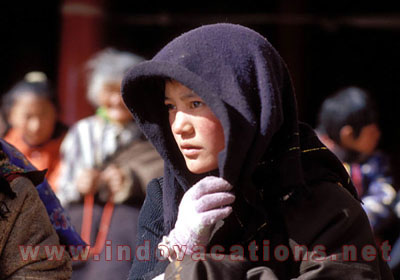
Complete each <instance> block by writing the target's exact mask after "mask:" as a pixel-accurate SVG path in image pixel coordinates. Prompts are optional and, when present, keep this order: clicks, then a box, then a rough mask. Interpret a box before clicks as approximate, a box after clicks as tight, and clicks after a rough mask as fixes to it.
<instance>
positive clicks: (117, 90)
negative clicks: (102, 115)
mask: <svg viewBox="0 0 400 280" xmlns="http://www.w3.org/2000/svg"><path fill="white" fill-rule="evenodd" d="M99 104H100V106H102V107H104V109H105V110H106V112H107V115H108V117H109V118H110V120H111V121H113V122H116V123H121V124H124V123H127V122H130V121H132V115H131V114H130V112H129V110H128V109H127V108H126V107H125V104H124V102H123V101H122V96H121V82H120V81H118V82H108V83H104V84H103V86H102V87H101V89H100V94H99Z"/></svg>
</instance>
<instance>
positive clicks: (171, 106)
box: [165, 103, 175, 111]
mask: <svg viewBox="0 0 400 280" xmlns="http://www.w3.org/2000/svg"><path fill="white" fill-rule="evenodd" d="M165 107H167V110H168V111H171V110H173V109H175V106H174V105H173V104H170V103H169V104H165Z"/></svg>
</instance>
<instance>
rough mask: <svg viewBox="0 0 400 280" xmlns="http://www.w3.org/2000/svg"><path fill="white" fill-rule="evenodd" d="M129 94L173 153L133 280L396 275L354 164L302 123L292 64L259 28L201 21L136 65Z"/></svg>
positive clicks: (152, 191)
mask: <svg viewBox="0 0 400 280" xmlns="http://www.w3.org/2000/svg"><path fill="white" fill-rule="evenodd" d="M122 91H123V98H124V101H125V103H126V105H127V107H128V108H129V109H130V110H131V111H132V113H133V115H134V117H135V119H136V122H137V123H138V124H139V126H140V128H141V129H142V130H143V132H144V133H145V135H146V136H147V137H148V138H149V139H150V141H151V142H152V143H153V145H154V146H155V147H156V148H157V150H158V152H159V153H160V154H161V156H162V157H163V158H164V161H165V172H164V176H163V178H162V179H156V180H153V181H152V182H151V183H150V184H149V186H148V189H147V196H146V200H145V203H144V205H143V207H142V209H141V213H140V217H139V224H138V226H139V229H138V235H137V236H138V241H137V245H138V246H139V247H138V249H137V250H136V257H135V260H134V263H133V266H132V269H131V271H130V279H151V278H154V277H158V278H161V279H162V278H163V277H164V276H163V273H166V275H165V276H166V278H168V277H180V279H246V278H247V279H250V278H251V279H258V278H255V277H257V276H256V275H258V277H259V278H261V277H266V278H263V279H293V278H295V279H322V278H324V279H328V278H329V279H349V278H352V279H356V278H357V279H358V278H360V279H361V278H362V279H392V276H391V274H390V271H389V270H388V267H387V265H386V263H384V262H383V260H382V254H381V252H379V249H378V248H377V247H376V245H375V243H374V239H373V235H372V233H371V229H370V227H369V224H368V219H367V217H366V215H365V213H364V212H363V210H362V208H361V206H360V203H359V200H358V199H357V194H356V192H355V189H354V187H353V185H352V184H351V181H350V180H349V177H348V175H347V173H346V171H345V170H344V168H343V166H342V165H341V163H340V162H339V161H338V159H337V158H336V157H335V156H334V155H333V154H332V153H331V152H329V150H327V149H326V147H325V146H323V145H322V144H321V143H320V142H319V140H318V139H317V137H316V135H315V134H314V132H313V131H312V129H310V127H309V126H307V125H305V124H300V123H299V122H298V120H297V113H296V101H295V96H294V92H293V88H292V84H291V80H290V76H289V73H288V71H287V69H286V66H285V64H284V62H283V60H282V59H281V57H280V56H279V54H278V53H277V51H276V50H275V49H274V48H273V47H272V46H271V45H270V43H269V42H268V41H267V40H266V39H265V38H263V37H262V36H261V35H260V34H258V33H256V32H254V31H253V30H250V29H248V28H245V27H242V26H239V25H232V24H215V25H209V26H203V27H200V28H197V29H194V30H192V31H190V32H188V33H185V34H183V35H181V36H179V37H178V38H176V39H174V40H173V41H172V42H170V43H169V44H168V45H167V46H165V47H164V48H163V49H162V50H161V51H160V52H159V53H158V54H157V55H156V56H155V57H154V58H153V59H152V60H150V61H147V62H144V63H141V64H139V65H137V66H135V67H133V68H132V69H131V70H130V71H129V72H128V74H127V75H126V76H125V79H124V81H123V89H122ZM140 246H141V247H140ZM146 246H147V247H148V248H147V247H146ZM346 246H350V248H352V250H353V251H354V252H353V254H351V255H349V254H348V253H347V252H346V251H344V249H345V248H347V247H346ZM146 248H147V249H148V251H146V252H149V254H143V250H142V249H146ZM157 248H159V249H162V253H161V252H160V251H158V250H157ZM299 248H302V249H301V250H299ZM139 249H141V250H139ZM368 250H371V252H372V253H373V254H369V253H368V252H367V251H368ZM386 253H387V252H386ZM386 255H387V254H386ZM166 257H168V259H167V260H166ZM238 260H241V261H238ZM170 261H172V263H171V264H170V265H168V264H169V262H170ZM166 267H167V269H166ZM246 275H247V276H246ZM168 279H170V278H168ZM174 279H175V278H174ZM176 279H177V278H176Z"/></svg>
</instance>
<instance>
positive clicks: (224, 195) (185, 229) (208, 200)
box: [168, 176, 235, 255]
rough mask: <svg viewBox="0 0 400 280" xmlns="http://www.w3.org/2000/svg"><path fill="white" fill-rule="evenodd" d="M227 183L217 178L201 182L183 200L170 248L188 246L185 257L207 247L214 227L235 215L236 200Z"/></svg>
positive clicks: (170, 238) (172, 233)
mask: <svg viewBox="0 0 400 280" xmlns="http://www.w3.org/2000/svg"><path fill="white" fill-rule="evenodd" d="M231 189H232V185H230V184H229V183H228V182H227V181H225V180H224V179H222V178H218V177H215V176H208V177H205V178H203V179H201V180H200V181H199V182H197V183H196V184H195V185H193V187H191V188H190V189H189V190H188V191H187V192H186V193H185V194H184V196H183V198H182V200H181V203H180V204H179V211H178V218H177V221H176V223H175V227H174V229H173V230H172V231H171V232H170V234H169V236H168V240H169V242H170V246H174V245H178V246H180V248H182V246H186V252H185V254H186V255H190V254H192V253H193V248H194V246H196V245H202V246H206V245H207V244H208V242H209V239H210V235H211V232H212V230H213V228H214V226H215V224H216V223H217V222H218V221H220V220H222V219H225V218H226V217H228V216H229V215H230V214H231V212H232V207H231V206H228V205H229V204H231V203H233V202H234V200H235V196H234V195H233V194H231V193H229V191H230V190H231Z"/></svg>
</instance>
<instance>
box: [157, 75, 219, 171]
mask: <svg viewBox="0 0 400 280" xmlns="http://www.w3.org/2000/svg"><path fill="white" fill-rule="evenodd" d="M165 105H166V106H167V108H168V111H169V123H170V125H171V131H172V134H173V135H174V138H175V141H176V143H177V145H178V147H179V149H180V151H181V153H182V155H183V157H184V158H185V161H186V166H187V168H188V169H189V170H190V171H191V172H193V173H195V174H201V173H205V172H208V171H211V170H214V169H216V168H217V167H218V154H219V152H221V151H222V150H223V149H224V147H225V139H224V130H223V128H222V125H221V123H220V121H219V120H218V119H217V117H216V116H215V115H214V114H213V112H212V111H211V109H210V108H209V107H208V106H207V105H206V104H205V103H204V101H203V100H202V99H201V98H200V97H199V96H198V95H197V94H195V93H194V92H193V91H192V90H190V89H189V88H187V87H186V86H184V85H182V84H180V83H179V82H177V81H167V82H166V84H165Z"/></svg>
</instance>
